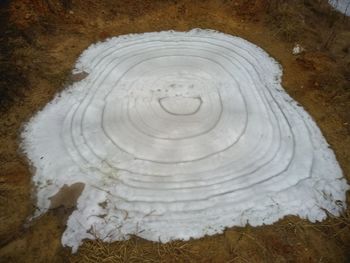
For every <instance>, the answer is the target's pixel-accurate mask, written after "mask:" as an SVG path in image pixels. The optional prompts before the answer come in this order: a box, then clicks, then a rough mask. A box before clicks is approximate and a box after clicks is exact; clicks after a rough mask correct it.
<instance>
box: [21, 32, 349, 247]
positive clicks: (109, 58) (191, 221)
mask: <svg viewBox="0 0 350 263" xmlns="http://www.w3.org/2000/svg"><path fill="white" fill-rule="evenodd" d="M82 71H86V72H88V73H89V75H88V77H87V78H85V79H84V80H82V81H80V82H78V83H75V84H74V85H73V86H72V87H70V88H69V89H67V90H66V91H64V92H62V94H60V95H59V96H58V97H57V98H56V99H55V100H54V101H53V102H51V103H50V104H48V105H47V106H46V107H45V109H44V110H43V111H42V112H40V113H39V114H37V115H36V116H35V117H34V118H33V119H32V121H31V122H30V123H29V124H28V125H27V127H26V130H25V132H24V133H23V137H24V147H23V148H24V150H25V152H26V153H27V155H28V157H29V159H30V160H31V161H32V162H33V164H34V166H35V167H36V168H37V170H36V174H35V176H34V179H33V180H34V182H35V183H37V184H38V185H39V184H40V187H38V189H37V194H38V207H39V208H40V209H41V211H39V213H38V214H40V213H42V212H44V211H46V210H47V209H48V208H49V206H50V200H49V197H51V196H53V195H54V194H56V193H57V192H58V191H59V189H60V188H61V187H62V186H63V185H65V184H67V185H70V184H73V183H76V182H82V183H84V184H85V188H84V191H83V193H82V195H81V196H80V198H79V200H78V205H77V210H76V211H74V212H73V214H72V215H71V216H70V218H69V220H68V227H67V229H66V231H65V233H64V236H63V239H62V242H63V244H64V245H69V246H72V247H73V248H74V249H75V250H76V249H77V247H78V246H79V244H80V243H81V240H82V239H84V238H90V239H94V238H96V236H97V237H99V238H101V239H103V240H105V241H113V240H120V239H124V238H127V237H128V235H130V234H135V235H138V236H141V237H143V238H146V239H149V240H154V241H158V240H160V241H162V242H167V241H169V240H173V239H185V240H186V239H189V238H191V237H193V238H198V237H202V236H204V235H206V234H214V233H219V232H221V231H222V230H223V229H224V228H225V227H229V226H234V225H245V224H246V223H250V224H252V225H260V224H263V223H267V224H269V223H273V222H275V221H276V220H278V219H279V218H281V217H283V216H285V215H288V214H295V215H299V216H301V217H303V218H309V219H310V220H312V221H314V220H321V219H323V218H325V216H326V215H325V213H324V211H323V210H322V209H327V210H329V211H330V212H331V213H333V214H338V213H339V211H341V209H342V207H339V206H338V205H337V204H342V203H344V200H345V191H346V189H347V188H348V186H347V184H346V182H345V180H344V179H341V178H342V173H341V170H340V168H339V166H338V164H337V162H336V159H335V157H334V154H333V152H332V151H331V150H330V149H328V145H327V143H326V142H325V140H324V138H323V137H322V135H321V133H320V131H319V129H318V128H317V127H316V125H315V123H314V122H313V121H312V119H311V118H310V117H309V116H308V115H307V114H306V113H305V111H304V110H303V109H302V108H301V107H298V106H297V105H296V103H295V102H294V101H293V100H292V99H291V98H290V97H289V96H288V95H287V94H286V93H285V92H284V90H283V89H282V87H281V86H280V82H281V80H280V78H281V69H280V66H279V65H278V64H277V63H276V62H275V61H274V60H273V59H272V58H271V57H269V56H268V55H267V54H266V53H265V52H264V51H263V50H261V49H260V48H258V47H257V46H255V45H253V44H251V43H249V42H247V41H245V40H243V39H241V38H237V37H232V36H229V35H225V34H222V33H218V32H214V31H209V30H192V31H190V32H172V31H171V32H159V33H147V34H138V35H128V36H120V37H116V38H111V39H109V40H107V41H106V42H103V43H98V44H96V45H93V46H91V47H90V48H89V49H88V50H87V51H85V52H84V53H83V54H82V56H81V57H80V59H79V61H78V63H77V65H76V70H75V72H82ZM48 182H49V183H48ZM92 230H93V231H92ZM92 232H93V233H94V234H92Z"/></svg>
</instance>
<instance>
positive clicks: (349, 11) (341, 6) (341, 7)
mask: <svg viewBox="0 0 350 263" xmlns="http://www.w3.org/2000/svg"><path fill="white" fill-rule="evenodd" d="M328 2H329V3H330V4H331V5H332V6H333V7H334V8H335V9H337V10H338V11H339V12H341V13H343V14H345V15H347V16H350V0H328Z"/></svg>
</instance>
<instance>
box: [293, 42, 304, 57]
mask: <svg viewBox="0 0 350 263" xmlns="http://www.w3.org/2000/svg"><path fill="white" fill-rule="evenodd" d="M302 52H304V48H303V47H302V46H300V45H299V44H296V45H295V46H294V47H293V50H292V53H293V55H299V54H300V53H302Z"/></svg>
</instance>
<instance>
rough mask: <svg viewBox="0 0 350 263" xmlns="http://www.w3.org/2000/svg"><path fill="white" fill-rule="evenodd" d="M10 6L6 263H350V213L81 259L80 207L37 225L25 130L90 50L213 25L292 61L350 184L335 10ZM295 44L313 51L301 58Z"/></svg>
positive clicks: (348, 119) (348, 45) (3, 40)
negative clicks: (129, 37) (74, 243)
mask: <svg viewBox="0 0 350 263" xmlns="http://www.w3.org/2000/svg"><path fill="white" fill-rule="evenodd" d="M0 3H1V7H0V34H1V37H0V50H1V52H0V108H1V111H0V113H1V118H0V145H1V147H0V168H1V169H0V262H350V210H349V209H347V210H345V211H344V215H343V216H342V217H339V218H333V217H330V218H329V219H327V220H326V221H324V222H321V223H315V224H313V223H310V222H308V221H307V220H301V219H299V218H297V217H294V216H288V217H286V218H284V219H282V220H280V221H279V222H277V223H275V224H273V225H270V226H262V227H256V228H253V227H250V226H247V227H244V228H237V227H234V228H230V229H227V230H226V231H225V232H224V233H223V234H220V235H215V236H211V237H204V238H202V239H199V240H191V241H188V242H181V241H176V242H171V243H168V244H158V243H153V242H150V241H146V240H142V239H140V238H137V237H132V238H131V239H130V240H128V241H123V242H114V243H112V244H107V243H103V242H102V241H86V242H84V244H83V245H82V246H81V247H80V249H79V251H78V252H77V253H76V254H73V255H72V254H71V253H70V250H69V249H67V248H63V247H62V246H61V242H60V237H61V235H62V232H63V231H64V228H65V221H66V219H67V216H68V215H69V213H71V211H72V209H73V208H72V207H71V206H69V205H64V204H63V205H61V206H60V205H56V206H55V208H54V209H52V210H51V211H50V212H48V213H47V214H45V215H43V216H42V217H40V218H39V219H37V220H35V221H33V222H30V223H28V222H27V218H28V217H29V216H30V215H31V214H32V213H33V211H34V210H35V205H34V204H35V202H34V199H33V191H34V189H33V187H32V185H31V176H32V174H33V171H32V170H31V168H30V165H29V164H28V162H27V160H26V159H25V157H24V156H23V155H22V154H21V153H20V151H19V144H20V140H19V134H20V130H21V127H22V125H23V123H25V122H26V121H28V120H29V118H30V117H31V116H33V114H35V112H37V111H38V110H40V109H41V108H42V107H43V106H44V105H45V104H46V103H47V102H49V101H50V100H51V99H52V98H53V97H54V95H55V94H56V93H57V92H58V91H60V90H62V89H63V88H64V87H65V86H67V85H68V84H69V83H71V82H72V81H74V78H73V77H72V76H71V75H70V71H71V70H72V68H73V66H74V63H75V61H76V59H77V58H78V56H79V54H80V53H81V52H82V51H83V50H84V49H86V48H87V47H88V46H89V45H90V44H92V43H94V42H97V41H103V40H104V39H106V38H108V37H110V36H117V35H121V34H128V33H138V32H149V31H160V30H169V29H174V30H189V29H192V28H209V29H215V30H219V31H222V32H225V33H228V34H232V35H237V36H240V37H243V38H246V39H247V40H249V41H251V42H253V43H255V44H256V45H258V46H260V47H262V48H263V49H265V50H266V51H267V52H268V53H270V54H271V56H272V57H274V58H275V59H277V60H278V61H279V62H280V63H281V64H282V66H283V69H284V76H283V86H284V88H285V89H286V90H287V91H288V93H289V94H290V95H291V96H292V97H293V98H294V99H296V100H297V101H298V102H299V103H300V104H301V105H302V106H304V107H305V108H306V110H307V111H308V112H309V113H310V114H311V115H312V116H313V118H314V119H315V120H316V122H317V123H318V125H319V126H320V128H321V130H322V131H323V133H324V135H325V137H326V139H327V140H328V142H329V144H330V145H331V147H332V148H333V149H334V151H335V153H336V155H337V158H338V160H339V163H340V165H341V167H342V169H343V171H344V176H345V177H346V178H347V179H348V180H349V181H350V19H349V18H347V17H344V16H342V15H341V14H339V13H337V12H335V11H333V10H332V9H331V7H330V6H329V5H328V4H327V1H323V0H304V1H302V0H289V1H288V0H285V1H283V0H271V1H267V0H255V1H254V0H236V1H229V0H212V1H209V0H208V1H205V0H202V1H197V0H193V1H190V0H188V1H187V0H175V1H165V0H154V1H151V0H134V1H121V0H116V1H112V0H103V1H92V0H57V1H54V0H13V1H0ZM295 43H299V44H301V45H302V46H303V47H304V48H305V52H304V53H302V54H300V55H292V52H291V50H292V48H293V46H294V44H295ZM72 196H73V197H74V198H75V199H76V196H74V194H72ZM74 198H73V199H74ZM349 199H350V195H349V194H348V206H349V205H350V204H349V201H350V200H349ZM72 201H74V200H72Z"/></svg>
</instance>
